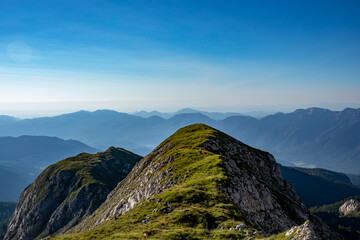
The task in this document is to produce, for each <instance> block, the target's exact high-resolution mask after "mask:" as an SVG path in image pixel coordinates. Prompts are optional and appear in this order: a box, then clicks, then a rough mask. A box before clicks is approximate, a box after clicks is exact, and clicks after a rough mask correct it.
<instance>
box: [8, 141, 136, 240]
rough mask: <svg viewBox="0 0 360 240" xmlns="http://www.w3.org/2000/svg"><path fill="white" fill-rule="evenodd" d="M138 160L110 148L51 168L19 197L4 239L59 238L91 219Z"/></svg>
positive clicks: (61, 162)
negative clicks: (88, 218)
mask: <svg viewBox="0 0 360 240" xmlns="http://www.w3.org/2000/svg"><path fill="white" fill-rule="evenodd" d="M140 159H141V157H140V156H138V155H136V154H133V153H131V152H128V151H126V150H124V149H120V148H114V147H111V148H109V149H108V150H107V151H105V152H101V153H97V154H87V153H82V154H79V155H77V156H75V157H71V158H68V159H65V160H63V161H60V162H58V163H56V164H53V165H51V166H49V167H48V168H46V169H45V170H44V171H43V172H42V173H41V174H40V175H39V177H38V178H37V179H36V180H35V181H34V182H33V183H32V184H31V185H30V186H28V187H27V188H26V189H25V190H24V191H23V193H22V194H21V196H20V199H19V201H18V204H17V207H16V210H15V213H14V214H13V216H12V217H11V219H10V223H9V226H8V231H7V233H6V236H5V238H4V239H13V238H15V239H22V240H27V239H29V240H30V239H35V238H39V239H40V238H43V237H46V236H49V235H51V234H60V233H63V232H65V231H66V230H68V229H69V228H71V227H73V226H75V225H76V224H78V223H79V222H80V221H81V220H82V219H84V218H85V217H87V216H89V215H91V214H92V213H93V212H94V211H95V210H96V209H97V208H98V207H99V206H100V205H101V203H103V201H104V200H105V199H106V197H107V195H108V194H109V193H110V191H111V190H112V189H113V188H114V187H115V186H116V185H117V183H118V182H119V181H120V180H122V179H123V178H124V177H125V176H126V175H127V173H128V172H129V171H130V170H131V169H132V167H133V166H134V165H135V163H136V162H137V161H139V160H140Z"/></svg>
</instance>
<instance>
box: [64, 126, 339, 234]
mask: <svg viewBox="0 0 360 240" xmlns="http://www.w3.org/2000/svg"><path fill="white" fill-rule="evenodd" d="M209 159H211V161H210V160H209ZM214 163H216V164H214ZM186 164H187V165H186ZM212 164H213V165H212ZM189 165H194V168H191V167H188V166H189ZM205 165H209V168H208V169H206V171H204V170H203V169H201V168H204V166H205ZM179 166H181V167H179ZM200 166H201V167H200ZM210 166H211V167H210ZM184 169H187V170H186V171H185V170H184ZM200 171H204V172H203V173H199V172H200ZM195 179H196V180H195ZM212 185H214V186H215V189H216V190H212V191H213V192H211V194H209V193H208V192H209V190H208V189H211V186H212ZM174 189H178V190H174ZM184 189H186V191H185V190H184ZM204 189H206V190H204ZM176 191H184V193H183V194H184V195H181V193H179V192H176ZM186 193H187V194H189V195H190V194H194V193H196V194H195V195H194V196H190V197H189V196H187V195H186ZM171 194H174V195H176V197H174V198H170V199H173V200H172V201H173V204H172V205H171V211H163V212H165V213H166V214H168V215H167V219H168V221H169V222H176V221H178V218H179V217H178V215H179V214H180V212H181V211H182V210H181V209H182V208H187V209H188V210H186V211H188V212H192V211H197V210H196V209H195V210H192V205H186V204H187V201H188V200H184V199H187V198H191V201H193V202H194V204H197V205H198V208H201V207H204V209H206V210H204V211H205V213H206V214H205V213H204V214H205V215H206V216H207V217H205V218H204V219H205V220H204V223H203V226H205V228H206V229H209V230H212V229H224V231H225V230H226V226H225V225H226V223H223V222H222V221H224V222H225V220H224V219H227V218H234V219H235V220H236V219H245V222H246V225H247V227H249V228H252V229H257V230H258V231H259V232H260V233H261V235H262V236H269V235H272V234H278V233H280V232H284V231H286V230H288V229H290V228H291V227H292V226H299V225H302V224H303V223H304V222H308V223H310V224H311V226H312V228H311V229H312V230H314V231H315V233H316V234H317V236H324V237H323V238H321V239H332V240H333V239H341V238H340V237H339V236H337V235H336V234H333V232H332V231H331V230H330V229H328V227H327V226H326V225H324V224H323V223H322V222H321V221H320V220H318V219H317V218H316V217H314V216H313V215H311V214H310V212H309V211H308V210H307V209H306V207H305V206H304V204H303V203H302V201H301V200H300V198H299V197H298V196H297V195H296V193H295V192H294V190H293V188H292V186H291V184H289V183H287V182H286V181H284V180H283V179H282V177H281V171H280V169H279V166H278V165H277V164H276V161H275V160H274V158H273V156H272V155H271V154H269V153H268V152H263V151H260V150H258V149H254V148H252V147H250V146H247V145H246V144H243V143H241V142H240V141H238V140H236V139H234V138H232V137H230V136H228V135H226V134H224V133H222V132H220V131H217V130H215V129H213V128H211V127H208V126H206V125H204V124H195V125H190V126H188V127H185V128H182V129H180V130H178V131H177V132H176V133H175V134H173V135H172V136H171V137H169V138H168V139H167V140H165V141H164V142H163V143H162V144H160V145H159V146H158V147H157V148H156V149H155V150H154V151H153V152H152V153H150V154H149V155H148V156H147V157H145V158H144V159H142V160H141V161H140V162H139V163H137V165H136V166H135V167H134V169H133V170H132V171H131V173H130V174H129V175H128V176H127V177H126V178H125V179H124V180H123V181H121V182H120V183H119V184H118V186H117V187H116V188H115V189H114V190H113V191H112V192H111V193H110V194H109V196H108V197H107V199H106V201H105V202H104V203H103V204H102V205H101V206H100V207H99V209H98V210H97V211H95V212H94V214H92V215H91V216H90V217H88V218H86V219H85V220H84V221H82V222H81V223H80V224H79V225H77V226H76V227H75V228H73V229H71V230H70V231H68V232H82V231H87V230H91V229H93V228H95V227H97V226H99V225H101V224H102V223H103V222H105V221H114V220H116V219H117V218H119V217H120V216H122V215H124V214H126V213H128V212H131V210H132V209H134V208H136V207H137V206H139V204H145V205H142V206H146V203H147V202H150V203H152V202H154V199H157V200H156V203H157V204H158V203H160V202H161V198H164V197H161V196H163V195H165V196H167V197H168V198H169V195H171ZM207 194H209V195H211V196H210V197H209V195H207ZM209 198H210V199H211V200H209ZM219 199H222V200H219ZM208 202H212V203H211V204H210V205H209V204H208ZM228 202H229V203H231V204H232V206H233V207H234V209H236V212H237V213H236V214H235V215H231V216H230V215H226V217H225V216H223V217H218V218H217V216H215V215H211V214H212V210H209V209H211V208H212V207H214V206H217V204H218V205H221V204H225V203H228ZM182 203H183V205H182ZM162 204H163V205H164V204H166V206H170V203H169V202H166V203H162ZM156 210H157V208H156ZM153 211H155V209H154V210H153ZM172 211H174V212H176V213H174V216H173V217H172V215H171V214H172ZM206 211H208V212H206ZM214 211H215V210H214ZM156 212H158V211H156ZM215 212H216V211H215ZM176 214H178V215H176ZM186 216H187V217H186V218H185V217H184V219H192V220H193V219H195V218H196V217H195V215H194V214H193V213H191V214H190V213H189V214H188V215H186ZM146 219H148V221H146V222H143V223H145V224H146V223H148V222H149V221H153V222H156V219H153V218H150V217H147V218H145V220H146ZM171 219H173V220H171ZM195 220H196V219H195ZM195 220H193V221H194V222H196V223H197V224H198V223H199V221H200V220H196V221H195ZM235 220H234V221H235ZM185 222H187V221H185ZM224 224H225V225H224ZM194 226H195V225H194ZM197 226H199V225H197ZM220 226H221V227H220ZM235 226H236V225H234V226H233V227H231V228H230V230H233V229H235ZM239 226H240V225H239ZM299 229H300V228H299ZM304 229H305V228H304ZM164 231H166V228H165V229H164ZM252 231H253V230H252ZM258 231H255V232H258ZM304 231H305V230H304ZM304 231H303V230H301V232H304ZM248 232H250V231H249V230H248ZM305 232H307V231H305ZM146 234H147V233H146ZM211 234H212V233H209V235H208V237H209V236H211ZM214 234H215V233H214ZM309 236H310V235H309ZM209 238H210V237H209ZM309 239H311V238H309Z"/></svg>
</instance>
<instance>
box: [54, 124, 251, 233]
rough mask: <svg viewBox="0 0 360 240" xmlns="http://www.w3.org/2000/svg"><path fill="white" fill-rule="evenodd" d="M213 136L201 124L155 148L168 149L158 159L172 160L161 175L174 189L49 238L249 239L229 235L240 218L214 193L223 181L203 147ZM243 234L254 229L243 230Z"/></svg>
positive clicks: (214, 158)
mask: <svg viewBox="0 0 360 240" xmlns="http://www.w3.org/2000/svg"><path fill="white" fill-rule="evenodd" d="M216 134H218V133H217V131H216V130H215V129H212V128H210V127H207V126H205V125H202V124H196V125H192V126H190V127H186V128H183V129H180V130H178V131H177V132H176V134H174V135H172V136H171V137H170V138H168V139H167V140H166V141H164V142H163V143H162V144H161V145H160V147H164V146H170V147H169V149H167V151H165V153H164V154H163V155H162V156H161V158H166V157H169V156H171V157H173V158H174V159H175V160H174V161H171V162H170V163H168V164H167V165H165V166H164V167H163V169H162V170H163V171H165V170H167V169H171V172H172V174H171V175H170V177H171V178H172V180H173V181H176V182H177V185H176V186H173V187H171V188H169V189H167V190H165V191H163V192H162V193H160V194H158V195H156V196H155V197H154V198H151V199H149V200H145V201H143V202H142V203H140V204H138V205H137V206H136V207H135V208H134V209H132V210H131V211H129V212H127V213H125V214H123V215H122V216H120V217H118V218H117V219H113V220H111V221H107V222H105V223H103V224H102V225H100V226H99V227H97V228H95V229H92V230H90V231H86V232H82V233H79V234H72V235H67V236H57V237H55V238H54V239H141V238H147V239H159V238H160V239H208V238H212V239H239V238H243V237H245V236H250V234H247V233H246V232H245V230H243V231H237V230H230V228H231V227H235V226H236V225H239V224H241V223H244V218H243V217H242V216H241V215H240V214H239V213H238V212H237V211H236V209H235V207H234V205H233V204H231V203H230V202H229V200H228V199H227V198H226V197H225V196H224V195H223V193H221V192H220V191H219V190H218V188H217V186H218V185H220V184H223V183H224V182H225V181H226V180H227V177H226V174H225V172H224V170H223V168H222V167H221V166H222V159H221V157H220V155H217V154H214V153H211V152H208V151H206V150H205V149H204V148H203V147H202V145H203V144H204V143H205V142H206V141H207V140H209V139H210V138H214V137H216ZM247 226H249V224H247ZM222 228H223V229H222ZM247 231H249V232H254V231H256V230H255V229H253V228H251V227H250V228H249V227H248V228H247ZM251 236H253V235H251Z"/></svg>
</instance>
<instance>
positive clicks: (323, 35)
mask: <svg viewBox="0 0 360 240" xmlns="http://www.w3.org/2000/svg"><path fill="white" fill-rule="evenodd" d="M359 9H360V2H359V1H356V0H354V1H330V0H327V1H256V0H255V1H239V0H238V1H210V0H206V1H195V0H193V1H184V0H182V1H149V0H147V1H145V0H144V1H135V0H131V1H91V0H90V1H89V0H88V1H76V0H75V1H66V0H63V1H45V0H43V1H25V0H23V1H16V0H0V114H12V115H18V116H25V115H32V114H33V115H36V114H40V115H41V114H43V115H49V114H57V113H61V112H69V111H76V110H80V109H86V110H96V109H99V108H109V109H115V110H118V111H125V112H133V111H138V110H142V109H145V110H154V109H157V110H160V111H175V110H178V109H179V108H183V107H193V108H198V109H203V110H215V111H251V110H274V111H277V110H283V111H290V110H292V109H294V108H297V107H309V106H320V107H329V108H332V109H340V108H343V107H345V106H350V107H360V14H359Z"/></svg>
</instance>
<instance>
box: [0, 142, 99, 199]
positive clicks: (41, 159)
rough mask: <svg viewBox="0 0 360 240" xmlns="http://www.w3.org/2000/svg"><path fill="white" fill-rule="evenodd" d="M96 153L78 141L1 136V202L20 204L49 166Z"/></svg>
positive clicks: (93, 149) (95, 150)
mask: <svg viewBox="0 0 360 240" xmlns="http://www.w3.org/2000/svg"><path fill="white" fill-rule="evenodd" d="M97 151H98V150H97V149H95V148H92V147H89V146H87V145H85V144H83V143H81V142H79V141H74V140H63V139H60V138H57V137H44V136H20V137H0V201H17V199H18V197H19V195H20V193H21V192H22V191H23V190H24V188H25V187H26V186H27V185H29V184H30V183H31V182H32V181H34V179H35V178H36V177H37V175H38V174H39V173H40V172H41V171H42V170H43V169H45V168H46V167H47V166H49V165H50V164H53V163H56V162H57V161H59V160H61V159H64V158H67V157H70V156H74V155H76V154H79V153H81V152H88V153H95V152H97Z"/></svg>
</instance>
